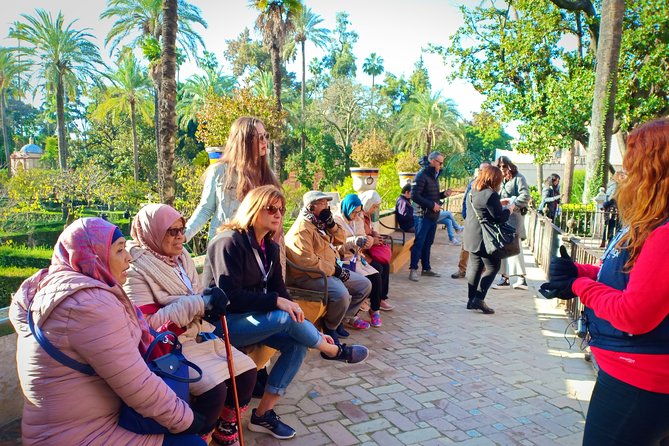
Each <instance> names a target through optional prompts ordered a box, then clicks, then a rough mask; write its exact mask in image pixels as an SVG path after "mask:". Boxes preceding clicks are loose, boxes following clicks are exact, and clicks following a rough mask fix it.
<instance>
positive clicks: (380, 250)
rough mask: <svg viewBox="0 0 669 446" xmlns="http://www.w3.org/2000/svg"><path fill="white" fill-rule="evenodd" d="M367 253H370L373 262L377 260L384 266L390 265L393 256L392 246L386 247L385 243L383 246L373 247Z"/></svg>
mask: <svg viewBox="0 0 669 446" xmlns="http://www.w3.org/2000/svg"><path fill="white" fill-rule="evenodd" d="M367 253H369V256H370V257H371V258H372V260H375V261H377V262H379V263H381V264H382V265H389V264H390V259H391V258H392V256H393V253H392V250H391V249H390V246H388V245H386V244H385V243H384V244H382V245H373V246H372V247H370V248H369V249H368V250H367Z"/></svg>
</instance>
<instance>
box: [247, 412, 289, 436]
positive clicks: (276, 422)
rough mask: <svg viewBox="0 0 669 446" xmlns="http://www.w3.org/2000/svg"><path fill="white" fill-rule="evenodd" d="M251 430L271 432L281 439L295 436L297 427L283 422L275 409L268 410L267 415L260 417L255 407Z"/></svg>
mask: <svg viewBox="0 0 669 446" xmlns="http://www.w3.org/2000/svg"><path fill="white" fill-rule="evenodd" d="M249 430H250V431H253V432H260V433H262V434H270V435H271V436H272V437H274V438H278V439H279V440H288V439H289V438H293V437H294V436H295V429H293V428H292V427H290V426H288V425H287V424H286V423H284V422H282V421H281V420H280V419H279V416H278V415H277V414H276V412H274V411H273V410H268V411H267V412H265V415H263V416H262V417H259V416H257V415H256V410H255V409H253V412H252V413H251V421H249Z"/></svg>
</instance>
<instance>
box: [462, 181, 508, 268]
mask: <svg viewBox="0 0 669 446" xmlns="http://www.w3.org/2000/svg"><path fill="white" fill-rule="evenodd" d="M469 197H471V200H470V199H469V198H468V199H467V218H466V219H465V235H464V248H465V250H466V251H469V252H473V253H475V254H479V255H481V256H483V257H485V256H487V254H486V250H485V246H484V245H483V232H482V230H481V224H480V223H479V220H478V218H476V214H475V213H474V209H476V212H477V213H478V215H479V217H481V218H482V219H483V220H488V221H491V222H496V223H504V222H505V221H507V220H508V219H509V210H508V209H502V204H501V203H500V202H499V194H498V193H497V192H495V191H494V190H492V189H490V188H488V189H483V190H482V191H478V190H476V189H475V188H474V187H472V190H471V192H470V193H469ZM472 204H473V208H472Z"/></svg>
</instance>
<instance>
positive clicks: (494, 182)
mask: <svg viewBox="0 0 669 446" xmlns="http://www.w3.org/2000/svg"><path fill="white" fill-rule="evenodd" d="M502 179H503V176H502V171H501V170H500V168H499V167H497V166H493V165H492V164H488V165H487V166H484V167H481V168H480V169H479V175H478V176H477V177H476V179H475V180H474V182H473V183H472V188H473V189H476V190H478V191H481V190H483V189H487V188H490V189H492V190H494V191H497V189H499V186H500V185H501V184H502Z"/></svg>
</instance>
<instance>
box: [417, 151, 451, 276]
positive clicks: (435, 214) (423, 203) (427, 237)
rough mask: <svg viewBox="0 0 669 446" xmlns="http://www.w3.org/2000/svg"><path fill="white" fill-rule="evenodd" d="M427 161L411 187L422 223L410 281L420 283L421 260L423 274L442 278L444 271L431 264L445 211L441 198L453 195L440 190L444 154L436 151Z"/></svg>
mask: <svg viewBox="0 0 669 446" xmlns="http://www.w3.org/2000/svg"><path fill="white" fill-rule="evenodd" d="M426 161H427V164H426V165H424V166H423V168H422V169H421V171H420V172H418V173H417V174H416V179H415V181H414V183H413V184H412V187H411V199H412V200H413V201H414V203H416V205H417V209H418V210H417V212H416V214H415V217H417V220H418V222H417V223H418V224H416V237H415V238H414V242H413V247H412V248H411V264H410V265H409V280H412V281H414V282H418V281H419V280H420V279H419V276H418V261H420V263H421V266H422V271H421V276H428V277H440V276H441V274H439V273H437V272H435V271H432V267H431V265H430V250H431V248H432V243H434V235H435V233H436V231H437V220H439V212H440V211H441V200H442V199H444V198H446V197H448V196H449V195H450V194H451V191H450V189H449V190H447V191H445V192H440V191H439V174H440V173H441V167H442V166H443V165H444V155H442V154H441V153H439V152H432V153H430V155H428V157H427V160H426Z"/></svg>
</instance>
